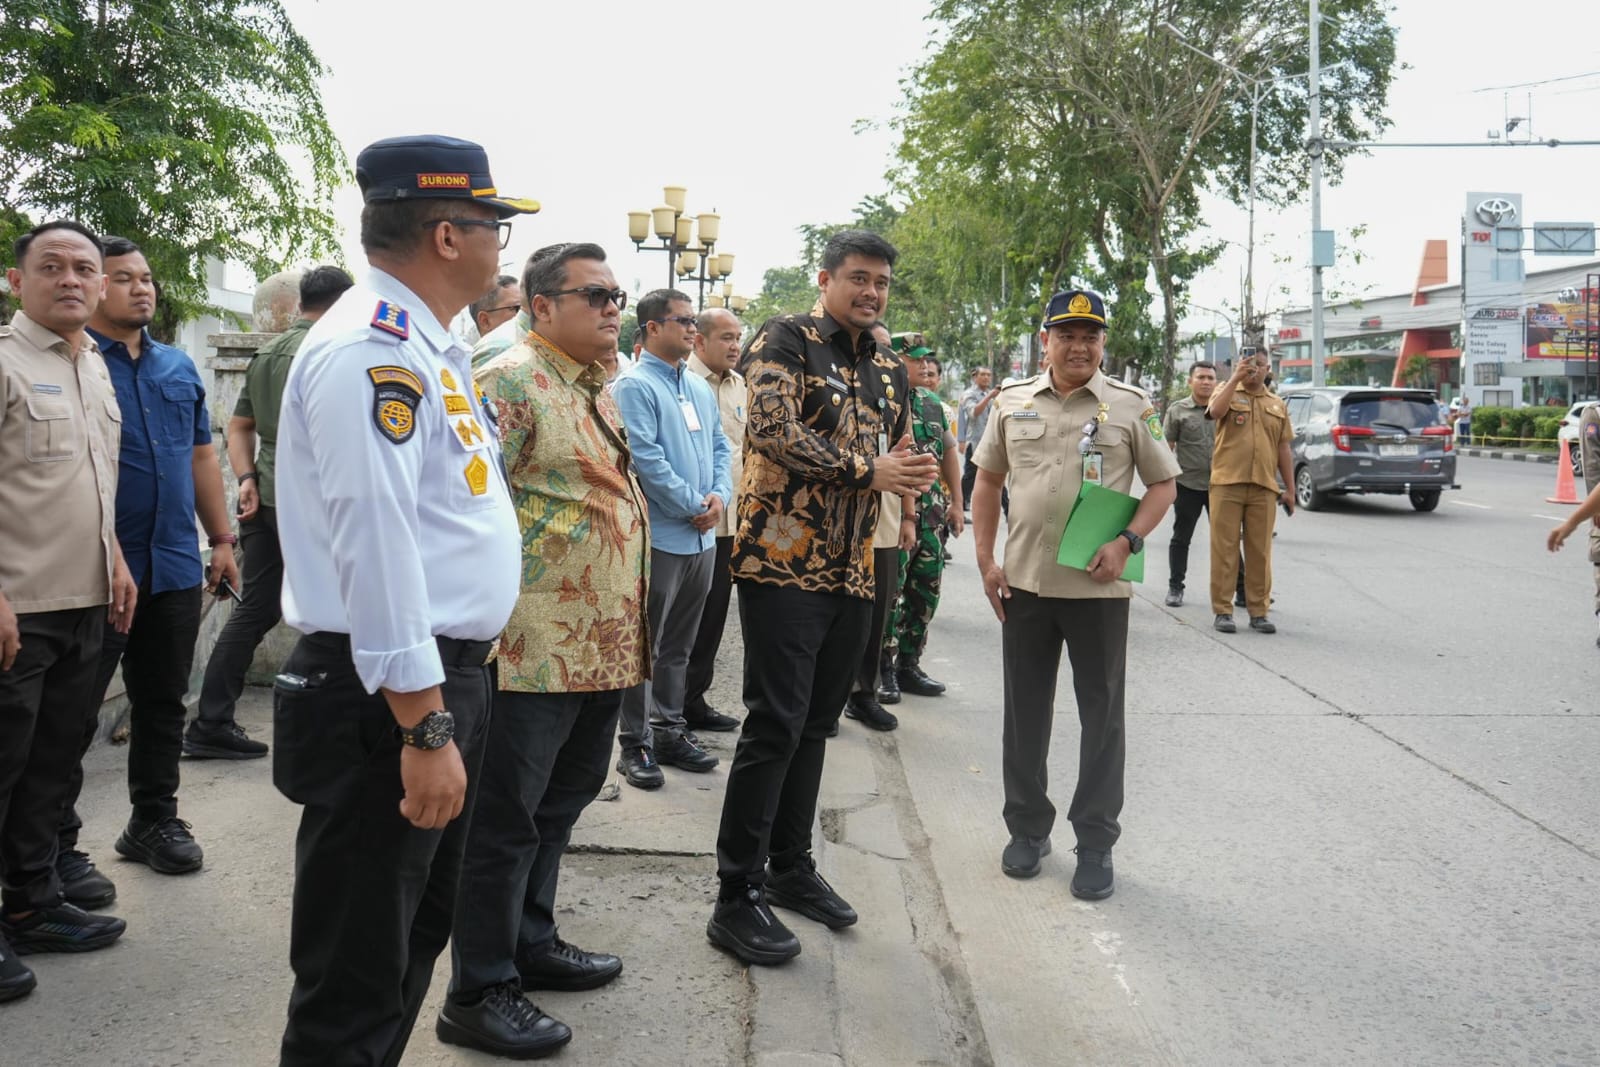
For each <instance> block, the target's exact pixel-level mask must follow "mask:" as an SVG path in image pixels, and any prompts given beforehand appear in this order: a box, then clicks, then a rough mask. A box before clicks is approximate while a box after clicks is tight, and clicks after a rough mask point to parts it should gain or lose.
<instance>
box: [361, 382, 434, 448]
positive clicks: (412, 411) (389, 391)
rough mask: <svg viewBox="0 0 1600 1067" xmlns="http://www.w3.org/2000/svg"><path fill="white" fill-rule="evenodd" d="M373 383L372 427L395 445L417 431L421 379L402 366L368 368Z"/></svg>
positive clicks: (406, 439) (401, 442)
mask: <svg viewBox="0 0 1600 1067" xmlns="http://www.w3.org/2000/svg"><path fill="white" fill-rule="evenodd" d="M367 377H368V378H370V379H371V380H372V424H373V425H374V426H376V427H377V428H378V432H379V433H380V434H382V435H383V436H384V437H385V438H387V439H388V440H390V441H391V442H393V443H394V444H397V445H403V444H405V443H406V442H407V441H409V440H411V437H412V435H413V434H415V433H416V432H417V405H418V404H420V403H422V391H423V390H422V379H421V378H419V377H417V375H416V374H415V373H414V372H412V371H410V370H408V369H407V368H405V367H368V368H367Z"/></svg>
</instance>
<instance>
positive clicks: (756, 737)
mask: <svg viewBox="0 0 1600 1067" xmlns="http://www.w3.org/2000/svg"><path fill="white" fill-rule="evenodd" d="M871 618H872V605H871V604H869V603H868V602H867V601H865V600H862V599H861V598H860V597H852V596H845V595H843V594H839V593H812V592H807V591H805V590H801V589H785V588H780V587H778V586H771V585H760V584H757V583H755V582H741V583H740V585H739V622H740V624H741V625H742V626H743V627H744V706H745V707H746V708H748V709H749V715H747V716H746V717H745V720H744V730H743V732H741V733H740V735H739V746H738V748H736V749H735V750H734V753H733V766H731V767H730V768H729V769H728V791H727V794H726V796H725V797H724V799H723V802H722V822H721V825H720V827H719V828H718V830H717V876H718V877H719V878H720V879H721V880H722V892H723V895H724V896H727V897H731V896H732V895H734V894H735V893H737V892H739V890H740V889H742V888H743V887H744V886H745V885H763V884H765V882H766V873H765V869H764V868H765V866H766V862H767V859H768V858H769V856H770V858H771V859H772V861H773V863H774V864H776V865H777V866H779V867H783V866H788V865H791V864H793V862H794V861H795V860H796V859H797V858H798V857H799V856H801V855H803V854H804V853H806V852H808V851H810V849H811V823H812V820H813V819H815V818H816V813H817V791H818V789H820V788H821V785H822V759H823V751H824V747H825V745H826V744H827V740H828V729H829V727H831V726H832V725H833V724H834V723H835V722H837V721H838V719H839V715H840V713H841V712H842V711H843V710H844V702H845V699H846V698H847V697H848V696H849V695H850V685H851V682H852V680H853V678H854V675H855V667H856V665H857V664H859V663H860V662H861V650H862V649H863V648H864V647H866V644H867V627H868V624H869V623H870V622H871Z"/></svg>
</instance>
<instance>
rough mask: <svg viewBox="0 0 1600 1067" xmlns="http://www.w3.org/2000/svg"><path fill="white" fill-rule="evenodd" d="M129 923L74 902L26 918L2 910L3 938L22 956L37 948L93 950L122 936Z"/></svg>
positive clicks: (0, 931)
mask: <svg viewBox="0 0 1600 1067" xmlns="http://www.w3.org/2000/svg"><path fill="white" fill-rule="evenodd" d="M127 928H128V924H127V923H125V922H123V921H122V920H121V919H118V918H116V917H115V916H111V915H90V914H89V913H88V912H86V911H84V910H83V909H82V908H80V907H77V906H75V905H72V904H66V903H62V904H57V905H56V906H55V907H53V908H39V909H38V910H36V911H34V912H32V913H30V914H29V915H28V917H27V918H25V919H13V918H12V917H11V916H9V915H5V914H0V939H3V940H4V941H7V942H10V944H11V949H12V951H13V952H15V953H16V954H17V955H19V956H31V955H33V954H34V953H36V952H93V951H94V950H95V949H97V948H105V947H106V946H107V945H109V944H111V942H113V941H115V940H116V939H117V938H119V937H121V936H122V932H123V931H124V930H126V929H127Z"/></svg>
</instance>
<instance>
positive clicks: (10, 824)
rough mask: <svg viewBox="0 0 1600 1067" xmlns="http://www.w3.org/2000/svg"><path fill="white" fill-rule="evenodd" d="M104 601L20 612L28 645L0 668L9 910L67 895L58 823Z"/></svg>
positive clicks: (0, 887) (1, 823)
mask: <svg viewBox="0 0 1600 1067" xmlns="http://www.w3.org/2000/svg"><path fill="white" fill-rule="evenodd" d="M105 622H106V608H105V605H103V604H102V605H100V606H98V607H93V608H74V609H71V610H68V611H41V612H36V613H29V614H26V615H18V616H17V629H18V630H19V631H20V632H21V635H22V648H21V650H20V651H18V653H17V659H16V662H14V663H13V664H12V665H11V669H10V670H8V671H0V738H3V739H4V740H0V904H4V906H5V907H6V908H7V909H8V910H10V911H32V910H33V909H34V908H48V907H51V906H53V905H55V904H57V903H59V902H60V900H61V883H60V881H59V880H58V879H57V878H56V870H55V861H56V831H57V830H58V829H59V827H60V825H61V810H62V807H63V806H64V805H65V804H66V799H67V787H68V783H69V782H70V781H71V778H72V769H73V768H74V767H75V766H78V763H79V758H80V757H81V755H82V752H83V749H82V743H83V742H82V739H83V724H84V718H85V717H87V718H88V719H89V720H90V721H91V722H92V721H95V720H96V713H97V712H98V711H99V705H97V704H92V703H91V702H90V699H89V697H90V692H89V690H90V689H91V687H92V686H93V685H94V670H95V665H96V664H97V663H98V662H99V659H100V643H101V632H102V630H103V629H104V628H105ZM80 775H81V770H80Z"/></svg>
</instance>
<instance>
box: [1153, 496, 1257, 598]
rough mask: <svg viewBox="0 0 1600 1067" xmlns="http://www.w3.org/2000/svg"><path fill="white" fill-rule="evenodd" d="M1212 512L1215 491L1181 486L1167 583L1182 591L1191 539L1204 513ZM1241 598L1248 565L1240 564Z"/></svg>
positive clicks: (1173, 527)
mask: <svg viewBox="0 0 1600 1067" xmlns="http://www.w3.org/2000/svg"><path fill="white" fill-rule="evenodd" d="M1202 511H1203V512H1205V513H1206V515H1207V517H1209V516H1210V515H1211V494H1210V493H1209V492H1208V491H1206V490H1204V489H1190V488H1189V487H1188V486H1184V485H1180V486H1178V499H1177V500H1176V501H1175V502H1174V503H1173V505H1172V540H1171V541H1170V542H1169V543H1168V544H1167V570H1168V572H1169V573H1170V577H1169V578H1168V579H1167V584H1168V585H1169V586H1171V587H1172V588H1173V589H1177V590H1182V589H1183V580H1184V578H1186V577H1188V574H1189V542H1190V541H1192V540H1193V539H1194V528H1195V524H1196V523H1198V522H1199V521H1200V513H1201V512H1202ZM1239 597H1240V599H1243V598H1244V564H1243V563H1240V565H1239Z"/></svg>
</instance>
